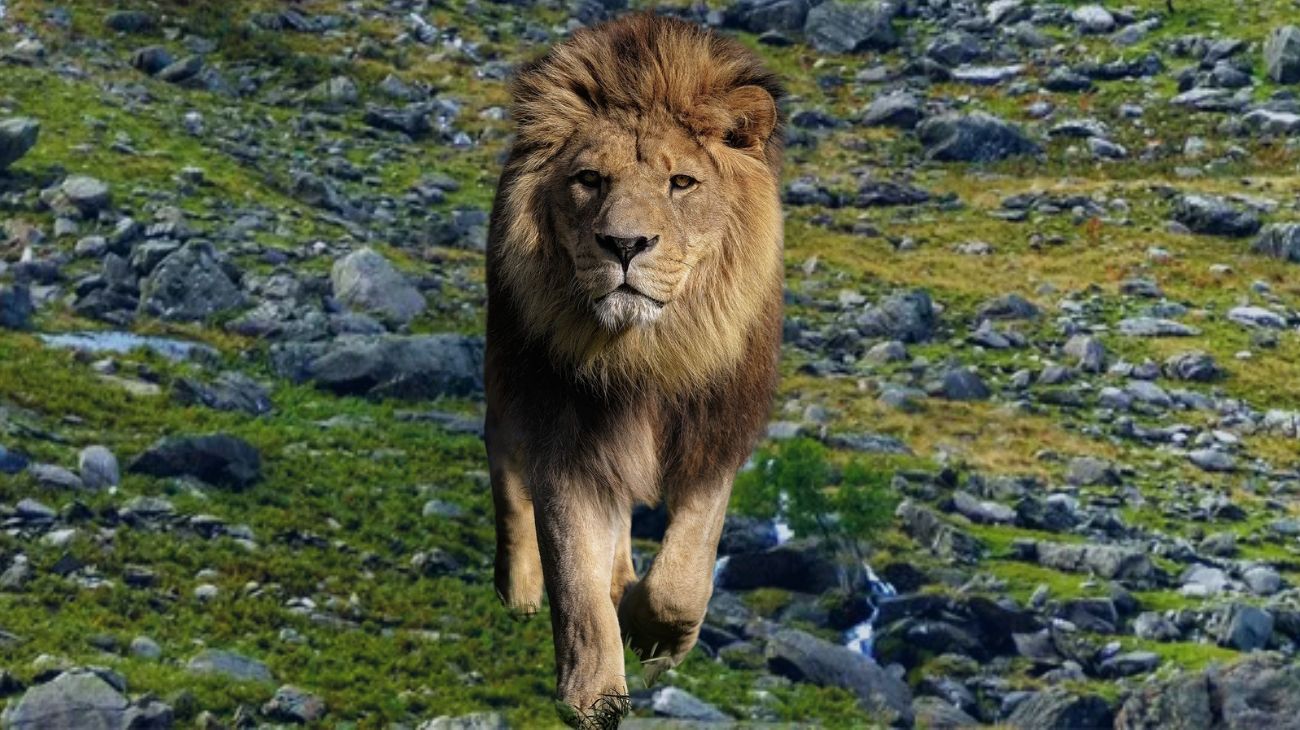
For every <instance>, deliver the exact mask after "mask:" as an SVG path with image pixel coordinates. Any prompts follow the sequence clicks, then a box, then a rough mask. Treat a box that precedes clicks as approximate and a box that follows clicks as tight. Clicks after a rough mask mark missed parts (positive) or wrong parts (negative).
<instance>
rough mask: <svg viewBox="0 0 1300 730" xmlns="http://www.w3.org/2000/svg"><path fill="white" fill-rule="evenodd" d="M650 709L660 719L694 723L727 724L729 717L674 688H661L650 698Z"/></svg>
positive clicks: (689, 694) (687, 693) (693, 696)
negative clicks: (674, 719)
mask: <svg viewBox="0 0 1300 730" xmlns="http://www.w3.org/2000/svg"><path fill="white" fill-rule="evenodd" d="M650 709H651V710H652V711H653V712H654V714H655V715H658V716H660V717H672V718H676V719H679V720H694V721H696V722H727V721H729V720H731V716H730V715H728V714H727V713H725V712H723V711H722V710H719V709H718V708H716V707H714V706H713V705H710V704H709V703H707V702H705V701H703V700H701V699H699V698H698V697H696V696H695V695H693V694H691V693H690V692H687V691H686V690H683V689H678V688H676V687H663V688H661V689H658V690H656V691H655V693H654V695H652V696H651V700H650Z"/></svg>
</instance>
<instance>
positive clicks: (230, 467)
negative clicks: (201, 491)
mask: <svg viewBox="0 0 1300 730" xmlns="http://www.w3.org/2000/svg"><path fill="white" fill-rule="evenodd" d="M127 471H129V472H131V473H133V474H148V475H150V476H155V477H178V476H189V477H194V478H195V479H198V480H200V481H202V482H206V483H207V484H211V485H214V486H222V487H231V488H234V489H244V488H246V487H249V486H252V485H253V484H255V483H257V482H258V481H260V480H261V478H262V459H261V455H259V454H258V452H257V449H255V448H253V446H252V445H251V444H249V443H248V442H247V441H244V440H243V439H240V438H237V437H234V436H229V435H226V434H214V435H210V436H170V437H167V438H164V439H161V440H159V441H158V442H156V443H155V444H154V445H153V446H151V447H149V449H148V450H146V451H145V452H144V453H142V454H140V455H139V456H137V457H136V458H135V459H134V460H133V461H132V462H131V464H130V465H129V466H128V467H127Z"/></svg>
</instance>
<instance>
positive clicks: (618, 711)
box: [535, 484, 628, 727]
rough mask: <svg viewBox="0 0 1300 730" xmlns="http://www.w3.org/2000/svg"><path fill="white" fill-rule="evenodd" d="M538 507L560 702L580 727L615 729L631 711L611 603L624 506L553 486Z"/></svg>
mask: <svg viewBox="0 0 1300 730" xmlns="http://www.w3.org/2000/svg"><path fill="white" fill-rule="evenodd" d="M535 506H536V510H535V512H536V518H537V534H538V538H539V540H538V544H539V545H540V547H541V554H542V566H543V572H544V574H545V576H546V593H547V595H548V596H549V597H550V604H551V628H552V631H553V633H554V638H555V664H556V680H557V681H556V689H557V694H558V697H559V701H560V702H561V703H562V704H563V705H564V706H565V707H567V708H568V709H570V710H572V712H571V713H570V714H569V716H568V719H569V720H570V721H571V722H573V723H574V724H577V725H578V726H580V727H613V726H614V725H616V724H617V723H618V720H619V719H621V718H622V717H623V715H624V714H626V713H627V710H628V698H627V680H626V678H625V676H624V669H623V642H622V641H621V639H620V637H619V631H618V615H617V613H616V612H615V609H614V605H613V604H612V603H610V585H611V580H612V578H613V564H614V552H615V547H616V546H617V544H618V532H619V529H620V528H621V527H622V526H623V524H624V521H623V518H622V517H621V516H620V513H619V508H618V507H617V506H615V505H611V504H607V503H605V500H602V499H599V498H598V497H597V496H596V492H595V491H594V490H584V489H581V488H577V487H576V485H566V484H559V485H548V488H546V489H545V490H544V491H543V490H539V491H538V492H537V493H536V502H535Z"/></svg>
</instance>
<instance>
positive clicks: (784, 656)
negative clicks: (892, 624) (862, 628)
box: [766, 629, 912, 726]
mask: <svg viewBox="0 0 1300 730" xmlns="http://www.w3.org/2000/svg"><path fill="white" fill-rule="evenodd" d="M766 655H767V664H768V669H770V670H771V671H772V672H773V673H775V674H779V675H781V676H783V677H787V678H789V679H792V680H794V681H796V682H810V683H812V684H816V685H819V686H822V687H839V688H841V689H846V690H848V691H850V692H852V693H853V694H854V695H856V696H857V698H858V702H859V704H861V705H862V707H863V709H865V710H866V711H868V712H871V713H873V714H874V715H875V717H874V718H873V719H878V720H881V721H883V722H884V724H899V725H904V726H910V725H911V724H912V692H911V690H910V689H908V687H907V684H906V683H905V682H903V680H901V679H898V678H897V677H895V676H894V675H892V674H890V673H889V672H887V671H885V670H884V669H882V668H881V667H880V665H879V664H876V663H875V662H874V661H872V660H871V659H870V658H869V657H867V656H865V655H863V654H861V653H859V652H856V651H852V650H851V649H847V648H845V647H842V646H837V645H835V644H832V643H830V642H829V641H825V640H823V639H819V638H817V637H815V636H813V635H812V634H808V633H805V632H803V631H799V630H797V629H781V630H779V631H777V632H776V633H774V634H773V635H772V636H771V637H769V639H768V642H767V651H766Z"/></svg>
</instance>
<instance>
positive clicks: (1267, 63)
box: [1264, 25, 1300, 84]
mask: <svg viewBox="0 0 1300 730" xmlns="http://www.w3.org/2000/svg"><path fill="white" fill-rule="evenodd" d="M1264 71H1265V73H1267V74H1268V77H1269V78H1270V79H1272V80H1274V81H1276V82H1277V83H1279V84H1294V83H1297V82H1300V28H1298V27H1296V26H1294V25H1284V26H1282V27H1281V28H1276V29H1274V30H1273V32H1272V34H1270V35H1269V37H1268V41H1267V42H1266V43H1265V44H1264Z"/></svg>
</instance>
